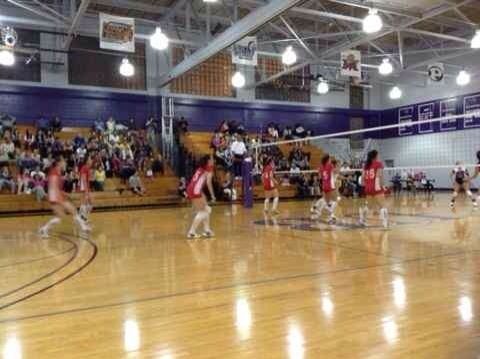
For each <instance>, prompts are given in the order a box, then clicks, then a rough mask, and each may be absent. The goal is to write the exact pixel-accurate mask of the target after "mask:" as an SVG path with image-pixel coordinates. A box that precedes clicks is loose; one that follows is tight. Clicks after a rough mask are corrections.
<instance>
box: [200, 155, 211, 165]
mask: <svg viewBox="0 0 480 359" xmlns="http://www.w3.org/2000/svg"><path fill="white" fill-rule="evenodd" d="M208 161H210V155H205V156H202V157H201V158H200V160H199V161H198V166H199V167H202V168H206V167H207V165H208Z"/></svg>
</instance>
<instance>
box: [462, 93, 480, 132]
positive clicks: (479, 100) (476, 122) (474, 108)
mask: <svg viewBox="0 0 480 359" xmlns="http://www.w3.org/2000/svg"><path fill="white" fill-rule="evenodd" d="M463 111H464V112H463V113H464V114H465V118H464V119H463V126H464V127H465V128H472V127H480V116H478V115H477V116H473V115H470V116H467V115H469V114H471V113H472V112H476V113H478V111H480V95H473V96H466V97H465V98H464V99H463Z"/></svg>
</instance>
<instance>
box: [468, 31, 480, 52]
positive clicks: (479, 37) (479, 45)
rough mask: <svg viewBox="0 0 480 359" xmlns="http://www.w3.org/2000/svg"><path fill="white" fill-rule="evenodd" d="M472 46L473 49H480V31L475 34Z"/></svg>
mask: <svg viewBox="0 0 480 359" xmlns="http://www.w3.org/2000/svg"><path fill="white" fill-rule="evenodd" d="M470 46H471V47H472V49H480V30H477V31H476V32H475V35H474V36H473V38H472V41H471V43H470Z"/></svg>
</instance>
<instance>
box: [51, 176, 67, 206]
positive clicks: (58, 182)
mask: <svg viewBox="0 0 480 359" xmlns="http://www.w3.org/2000/svg"><path fill="white" fill-rule="evenodd" d="M48 201H49V202H50V203H53V204H55V203H62V202H64V201H65V196H64V194H63V178H62V173H61V171H60V170H59V169H58V168H53V169H51V170H50V172H49V173H48Z"/></svg>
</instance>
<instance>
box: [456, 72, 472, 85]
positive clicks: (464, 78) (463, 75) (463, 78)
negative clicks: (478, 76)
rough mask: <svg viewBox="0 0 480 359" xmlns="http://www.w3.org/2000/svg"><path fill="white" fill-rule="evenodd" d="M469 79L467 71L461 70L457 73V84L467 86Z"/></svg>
mask: <svg viewBox="0 0 480 359" xmlns="http://www.w3.org/2000/svg"><path fill="white" fill-rule="evenodd" d="M470 80H471V77H470V74H469V73H468V72H467V71H465V70H462V71H460V72H459V73H458V76H457V85H458V86H467V85H468V84H469V83H470Z"/></svg>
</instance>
